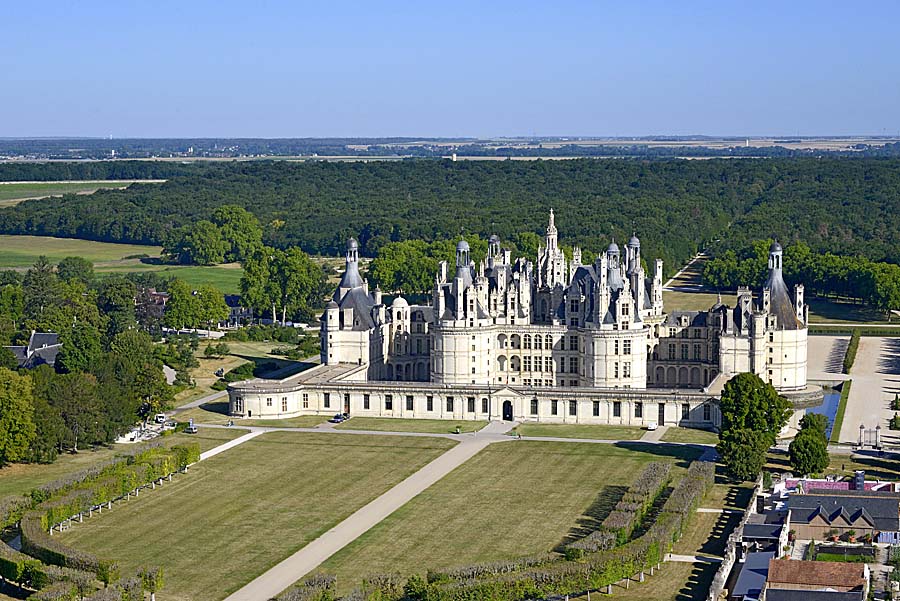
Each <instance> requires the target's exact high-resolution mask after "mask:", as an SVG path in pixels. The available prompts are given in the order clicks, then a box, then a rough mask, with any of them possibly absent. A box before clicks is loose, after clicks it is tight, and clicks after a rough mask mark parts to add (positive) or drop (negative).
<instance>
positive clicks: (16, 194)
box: [0, 180, 159, 208]
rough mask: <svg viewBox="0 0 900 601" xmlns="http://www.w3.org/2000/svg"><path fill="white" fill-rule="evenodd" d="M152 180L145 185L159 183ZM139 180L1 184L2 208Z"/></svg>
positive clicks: (119, 186)
mask: <svg viewBox="0 0 900 601" xmlns="http://www.w3.org/2000/svg"><path fill="white" fill-rule="evenodd" d="M158 181H159V180H150V181H149V182H143V183H157V182H158ZM136 182H139V180H97V181H82V182H2V183H0V208H2V207H9V206H12V205H14V204H18V203H20V202H22V201H23V200H26V199H31V198H45V197H47V196H61V195H63V194H90V193H91V192H96V191H97V190H102V189H108V188H116V189H121V188H127V187H128V186H129V185H130V184H133V183H136Z"/></svg>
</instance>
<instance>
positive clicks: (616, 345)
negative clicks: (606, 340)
mask: <svg viewBox="0 0 900 601" xmlns="http://www.w3.org/2000/svg"><path fill="white" fill-rule="evenodd" d="M618 354H619V341H618V340H616V341H614V342H613V355H618Z"/></svg>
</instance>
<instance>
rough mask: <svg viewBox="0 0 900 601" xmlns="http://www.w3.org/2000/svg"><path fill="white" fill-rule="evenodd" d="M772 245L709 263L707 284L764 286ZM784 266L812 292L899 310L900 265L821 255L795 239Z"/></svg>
mask: <svg viewBox="0 0 900 601" xmlns="http://www.w3.org/2000/svg"><path fill="white" fill-rule="evenodd" d="M771 243H772V240H760V241H757V242H755V243H754V244H752V245H751V246H748V247H744V248H742V249H740V250H734V249H728V250H726V251H724V252H722V253H721V254H720V255H718V256H716V257H715V258H713V259H711V260H709V261H707V263H706V265H705V266H704V269H703V283H704V285H706V286H708V287H710V288H715V289H719V290H735V289H736V288H737V287H738V286H741V285H759V284H761V283H762V282H764V281H765V279H766V272H767V269H768V255H769V246H770V244H771ZM783 269H784V279H785V282H786V283H787V284H788V285H789V286H793V285H794V284H803V286H804V288H805V290H806V292H807V293H808V294H812V295H816V296H839V297H843V298H851V299H856V300H857V301H858V302H861V303H864V304H866V305H869V306H871V307H874V308H876V309H878V310H880V311H884V312H888V311H890V310H892V309H893V310H896V309H900V265H897V264H894V263H885V262H876V261H872V260H870V259H868V258H866V257H863V256H853V255H836V254H833V253H831V252H825V253H817V252H814V251H813V250H812V249H811V248H810V247H809V245H808V244H806V243H804V242H797V243H795V244H792V245H789V246H786V247H785V248H784V268H783Z"/></svg>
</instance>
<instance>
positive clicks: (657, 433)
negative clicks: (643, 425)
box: [641, 426, 669, 442]
mask: <svg viewBox="0 0 900 601" xmlns="http://www.w3.org/2000/svg"><path fill="white" fill-rule="evenodd" d="M668 430H669V426H657V428H656V430H647V431H646V432H644V434H643V435H642V436H641V442H659V441H661V440H662V437H663V436H665V434H666V432H667V431H668Z"/></svg>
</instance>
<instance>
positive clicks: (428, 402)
mask: <svg viewBox="0 0 900 601" xmlns="http://www.w3.org/2000/svg"><path fill="white" fill-rule="evenodd" d="M425 410H426V411H434V397H433V396H431V395H430V394H429V395H428V396H427V397H425Z"/></svg>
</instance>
